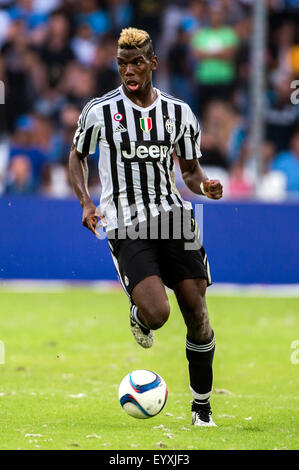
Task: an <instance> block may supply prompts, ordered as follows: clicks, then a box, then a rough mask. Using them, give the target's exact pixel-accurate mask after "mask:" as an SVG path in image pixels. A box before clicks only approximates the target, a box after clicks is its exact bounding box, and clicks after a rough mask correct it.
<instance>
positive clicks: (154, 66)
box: [151, 55, 158, 71]
mask: <svg viewBox="0 0 299 470" xmlns="http://www.w3.org/2000/svg"><path fill="white" fill-rule="evenodd" d="M157 67H158V57H157V56H156V55H155V56H154V57H152V58H151V70H152V71H153V70H156V69H157Z"/></svg>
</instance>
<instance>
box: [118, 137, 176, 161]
mask: <svg viewBox="0 0 299 470" xmlns="http://www.w3.org/2000/svg"><path fill="white" fill-rule="evenodd" d="M167 144H168V145H167ZM120 148H121V156H122V161H123V162H128V161H130V162H141V161H148V162H154V161H158V162H159V161H160V162H163V160H165V158H167V155H168V152H169V150H170V143H168V142H165V141H163V140H161V141H160V140H152V141H144V140H142V141H136V142H135V141H133V142H121V144H120Z"/></svg>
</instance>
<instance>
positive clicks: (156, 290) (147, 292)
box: [131, 275, 170, 330]
mask: <svg viewBox="0 0 299 470" xmlns="http://www.w3.org/2000/svg"><path fill="white" fill-rule="evenodd" d="M131 297H132V299H133V302H134V304H135V305H136V306H137V307H138V318H139V320H140V323H141V324H142V325H144V326H145V327H146V328H148V329H151V330H157V329H158V328H161V326H163V325H164V323H165V322H166V321H167V320H168V317H169V313H170V306H169V302H168V297H167V295H166V291H165V287H164V284H163V282H162V279H161V277H159V276H156V275H153V276H149V277H147V278H145V279H143V280H142V281H140V282H139V283H138V284H137V285H136V286H135V287H134V289H133V290H132V294H131Z"/></svg>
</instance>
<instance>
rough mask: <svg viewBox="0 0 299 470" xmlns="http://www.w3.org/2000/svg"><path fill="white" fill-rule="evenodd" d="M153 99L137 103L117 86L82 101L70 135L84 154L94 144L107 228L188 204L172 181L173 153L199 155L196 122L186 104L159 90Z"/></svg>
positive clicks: (140, 219)
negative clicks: (148, 213)
mask: <svg viewBox="0 0 299 470" xmlns="http://www.w3.org/2000/svg"><path fill="white" fill-rule="evenodd" d="M156 91H157V98H156V100H155V102H154V103H153V104H152V105H151V106H149V107H147V108H142V107H139V106H137V105H136V104H135V103H133V102H132V101H131V100H130V99H129V98H128V97H127V96H126V95H125V93H124V91H123V89H122V86H120V87H119V88H117V89H115V90H113V91H111V92H109V93H107V94H106V95H104V96H102V97H101V98H95V99H93V100H91V101H90V102H88V103H87V104H86V106H85V107H84V109H83V111H82V113H81V115H80V117H79V120H78V128H77V131H76V133H75V136H74V141H73V142H74V145H75V147H76V149H77V151H78V152H79V153H82V154H83V155H88V154H93V153H95V151H96V147H97V145H99V176H100V181H101V185H102V193H101V201H100V210H101V212H102V214H103V215H104V216H105V219H106V223H107V226H106V229H107V230H111V229H115V228H117V227H119V226H120V220H122V221H123V223H124V225H125V226H129V225H131V224H132V220H133V219H132V218H134V217H137V219H138V220H139V221H140V222H141V221H143V220H144V217H145V213H146V212H147V211H150V214H151V216H153V217H155V216H156V215H158V214H159V211H160V208H162V209H163V210H165V211H170V210H172V207H174V206H177V207H184V208H186V209H191V203H190V202H187V201H184V200H183V199H182V198H181V196H180V194H179V192H178V190H177V189H176V187H175V183H174V161H173V153H174V151H175V153H176V155H177V156H178V157H180V158H184V159H195V158H199V157H200V156H201V152H200V126H199V123H198V120H197V119H196V117H195V115H194V114H193V112H192V111H191V109H190V107H189V105H187V104H186V103H184V102H183V101H181V100H178V99H176V98H174V97H172V96H169V95H168V94H165V93H163V92H162V91H160V90H158V89H157V90H156Z"/></svg>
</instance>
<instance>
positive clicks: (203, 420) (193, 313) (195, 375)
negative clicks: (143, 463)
mask: <svg viewBox="0 0 299 470" xmlns="http://www.w3.org/2000/svg"><path fill="white" fill-rule="evenodd" d="M206 287H207V281H206V280H205V279H185V280H183V281H181V282H179V283H177V284H176V285H175V288H174V291H175V294H176V298H177V301H178V304H179V307H180V309H181V312H182V315H183V317H184V321H185V324H186V326H187V339H186V356H187V360H188V363H189V378H190V389H191V392H192V394H193V404H192V422H193V424H195V425H200V426H205V425H206V426H213V425H215V423H214V422H213V420H212V418H211V408H210V402H209V398H210V395H211V392H212V384H213V357H214V351H215V337H214V332H213V330H212V328H211V325H210V320H209V315H208V309H207V304H206V298H205V294H206Z"/></svg>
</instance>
